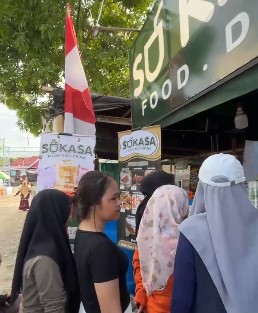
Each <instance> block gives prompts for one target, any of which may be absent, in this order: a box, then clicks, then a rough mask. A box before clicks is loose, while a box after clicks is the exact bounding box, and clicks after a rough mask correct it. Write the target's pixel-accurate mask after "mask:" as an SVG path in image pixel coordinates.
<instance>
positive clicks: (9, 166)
mask: <svg viewBox="0 0 258 313" xmlns="http://www.w3.org/2000/svg"><path fill="white" fill-rule="evenodd" d="M8 175H9V180H8V186H9V187H11V162H10V147H8Z"/></svg>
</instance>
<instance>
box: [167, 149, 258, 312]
mask: <svg viewBox="0 0 258 313" xmlns="http://www.w3.org/2000/svg"><path fill="white" fill-rule="evenodd" d="M199 180H200V181H199V184H198V186H197V190H196V195H195V199H194V203H193V207H192V212H191V215H192V216H191V217H189V218H188V219H187V220H185V221H184V222H183V223H182V224H181V226H180V231H181V234H180V239H179V243H178V248H177V254H176V260H175V270H174V279H175V285H174V289H173V298H172V306H171V313H226V312H227V313H250V312H257V310H258V211H257V210H256V209H255V207H254V206H253V205H252V204H251V202H250V201H249V198H248V193H247V188H246V186H245V183H244V182H245V177H244V170H243V167H242V165H241V164H240V162H239V161H238V160H237V159H236V158H235V157H234V156H232V155H229V154H216V155H213V156H211V157H209V158H207V159H206V160H205V161H204V162H203V164H202V166H201V168H200V171H199Z"/></svg>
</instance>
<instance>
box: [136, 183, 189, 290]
mask: <svg viewBox="0 0 258 313" xmlns="http://www.w3.org/2000/svg"><path fill="white" fill-rule="evenodd" d="M187 213H188V198H187V194H186V192H185V191H184V190H183V189H181V188H179V187H177V186H174V185H164V186H162V187H160V188H158V189H156V191H155V192H154V193H153V195H152V197H151V198H150V200H149V202H148V203H147V206H146V209H145V211H144V214H143V217H142V220H141V224H140V227H139V232H138V236H137V245H138V251H139V259H140V266H141V274H142V280H143V285H144V288H145V290H146V292H147V294H148V295H150V294H151V293H152V292H153V291H155V290H162V289H163V288H164V287H165V286H166V284H167V281H168V279H169V277H170V276H171V275H172V274H173V272H174V262H175V255H176V249H177V244H178V239H179V229H178V226H179V224H181V222H182V221H183V220H184V219H185V217H186V216H187Z"/></svg>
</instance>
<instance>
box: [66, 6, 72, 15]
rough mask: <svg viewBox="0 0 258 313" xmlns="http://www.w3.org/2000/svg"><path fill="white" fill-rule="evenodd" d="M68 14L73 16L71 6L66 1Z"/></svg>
mask: <svg viewBox="0 0 258 313" xmlns="http://www.w3.org/2000/svg"><path fill="white" fill-rule="evenodd" d="M66 14H67V16H69V17H70V16H71V6H70V4H69V3H66Z"/></svg>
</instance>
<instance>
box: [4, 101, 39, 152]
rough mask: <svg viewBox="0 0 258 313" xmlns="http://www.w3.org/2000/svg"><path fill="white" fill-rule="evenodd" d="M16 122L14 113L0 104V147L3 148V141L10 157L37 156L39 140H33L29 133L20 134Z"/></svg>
mask: <svg viewBox="0 0 258 313" xmlns="http://www.w3.org/2000/svg"><path fill="white" fill-rule="evenodd" d="M17 122H18V118H17V116H16V111H14V110H9V109H8V108H7V107H6V106H5V105H3V104H1V103H0V146H1V147H2V146H3V140H2V139H4V143H5V150H8V147H9V150H10V154H11V156H12V155H13V154H15V155H17V156H18V155H21V156H23V155H28V156H29V155H38V151H39V141H40V138H39V137H38V138H35V137H34V136H33V135H32V134H30V133H27V132H22V131H21V130H20V129H19V127H18V125H17ZM1 150H2V149H1ZM35 152H37V153H35Z"/></svg>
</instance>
